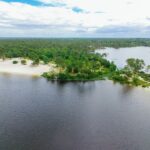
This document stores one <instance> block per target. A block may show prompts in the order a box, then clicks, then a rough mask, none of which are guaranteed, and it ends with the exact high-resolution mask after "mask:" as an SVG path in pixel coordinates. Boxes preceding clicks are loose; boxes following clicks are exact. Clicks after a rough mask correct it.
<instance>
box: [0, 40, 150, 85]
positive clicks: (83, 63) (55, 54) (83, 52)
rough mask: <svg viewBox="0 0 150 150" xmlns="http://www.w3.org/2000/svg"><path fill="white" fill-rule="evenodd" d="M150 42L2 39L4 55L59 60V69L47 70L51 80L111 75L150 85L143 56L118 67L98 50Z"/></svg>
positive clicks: (0, 45) (1, 54) (0, 48)
mask: <svg viewBox="0 0 150 150" xmlns="http://www.w3.org/2000/svg"><path fill="white" fill-rule="evenodd" d="M134 46H150V39H1V40H0V57H1V58H2V59H5V58H14V57H23V58H29V59H31V60H33V63H34V64H38V63H39V62H40V61H43V62H44V63H45V64H47V63H49V62H54V63H56V65H57V67H58V68H59V72H57V73H56V72H47V73H43V76H44V77H46V78H48V79H50V80H65V81H66V80H80V81H81V80H100V79H111V80H113V81H116V82H120V83H126V84H131V85H136V86H138V85H141V86H143V87H147V86H149V85H150V75H149V74H148V73H145V72H143V69H144V67H145V64H144V62H143V61H142V60H138V59H137V60H136V59H129V60H127V65H126V66H125V67H124V68H123V69H118V68H117V66H116V65H115V64H114V63H113V62H109V61H108V60H107V59H106V58H105V56H103V55H100V54H95V53H94V50H95V49H97V48H103V47H114V48H120V47H134Z"/></svg>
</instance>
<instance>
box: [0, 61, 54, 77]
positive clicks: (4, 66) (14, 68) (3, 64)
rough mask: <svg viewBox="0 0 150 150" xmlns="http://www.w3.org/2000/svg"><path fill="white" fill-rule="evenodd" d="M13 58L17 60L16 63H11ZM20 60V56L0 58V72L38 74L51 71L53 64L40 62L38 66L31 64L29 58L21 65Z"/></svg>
mask: <svg viewBox="0 0 150 150" xmlns="http://www.w3.org/2000/svg"><path fill="white" fill-rule="evenodd" d="M14 60H16V61H18V63H17V64H13V61H14ZM21 60H22V59H21V58H12V59H6V60H2V59H0V73H10V74H22V75H31V76H40V75H42V74H43V73H44V72H48V71H53V70H54V66H55V65H54V64H48V65H44V64H42V63H40V64H39V65H38V66H33V65H32V61H31V60H26V61H27V64H26V65H22V64H21Z"/></svg>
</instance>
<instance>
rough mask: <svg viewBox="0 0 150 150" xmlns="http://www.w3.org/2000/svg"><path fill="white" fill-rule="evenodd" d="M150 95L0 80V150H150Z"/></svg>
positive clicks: (101, 85)
mask: <svg viewBox="0 0 150 150" xmlns="http://www.w3.org/2000/svg"><path fill="white" fill-rule="evenodd" d="M149 97H150V92H149V91H145V90H143V89H141V88H129V87H127V86H121V85H119V84H113V83H112V82H111V81H96V82H85V83H82V82H76V83H72V82H69V83H58V82H48V81H46V80H45V79H42V78H30V77H25V76H24V77H23V76H3V75H1V76H0V150H126V149H127V150H149V149H150V142H149V139H150V129H149V127H150V119H149V116H150V98H149Z"/></svg>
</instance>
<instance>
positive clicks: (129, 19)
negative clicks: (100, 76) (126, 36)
mask: <svg viewBox="0 0 150 150" xmlns="http://www.w3.org/2000/svg"><path fill="white" fill-rule="evenodd" d="M38 1H40V2H42V3H43V4H46V5H41V6H32V5H29V4H25V3H19V2H18V3H17V2H11V3H8V2H4V1H0V31H1V34H0V36H83V35H85V36H87V35H89V36H90V35H91V36H92V35H93V36H94V34H96V33H95V31H98V30H100V29H101V28H102V29H103V28H105V27H108V26H109V27H110V26H113V27H118V26H119V27H121V26H124V27H125V26H126V27H138V29H139V30H140V29H141V30H144V27H145V28H146V29H148V26H150V19H148V18H150V9H149V5H150V1H149V0H38ZM54 3H55V4H65V6H63V7H62V6H61V7H60V5H58V6H59V7H51V6H49V5H48V4H54ZM73 7H78V8H81V9H83V10H85V11H83V12H82V13H76V12H74V11H72V8H73ZM146 31H147V30H146ZM114 32H115V30H114ZM130 32H132V31H131V30H130ZM139 32H141V34H145V32H142V31H139ZM103 35H104V33H103ZM107 35H108V36H109V34H108V33H107ZM99 36H102V34H100V35H99Z"/></svg>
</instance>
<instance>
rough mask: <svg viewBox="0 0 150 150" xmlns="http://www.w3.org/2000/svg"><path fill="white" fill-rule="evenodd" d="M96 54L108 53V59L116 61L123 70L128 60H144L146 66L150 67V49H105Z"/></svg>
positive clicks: (97, 51)
mask: <svg viewBox="0 0 150 150" xmlns="http://www.w3.org/2000/svg"><path fill="white" fill-rule="evenodd" d="M95 52H96V53H101V54H102V53H106V54H107V59H108V60H111V61H114V62H115V64H117V66H118V67H120V68H122V67H124V66H125V65H126V60H127V59H128V58H139V59H143V60H144V61H145V63H146V65H150V47H129V48H119V49H115V48H109V47H107V48H105V49H97V50H96V51H95Z"/></svg>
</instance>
